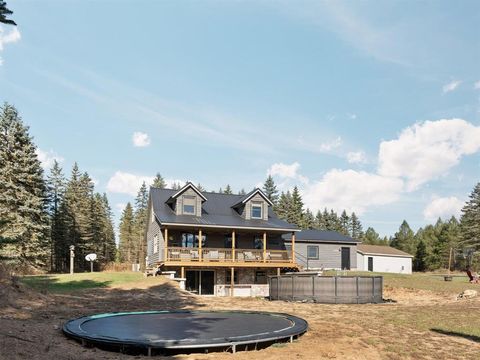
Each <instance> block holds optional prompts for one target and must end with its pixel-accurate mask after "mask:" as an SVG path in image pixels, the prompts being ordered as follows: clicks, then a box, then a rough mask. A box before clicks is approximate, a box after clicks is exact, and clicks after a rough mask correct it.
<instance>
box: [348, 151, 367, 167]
mask: <svg viewBox="0 0 480 360" xmlns="http://www.w3.org/2000/svg"><path fill="white" fill-rule="evenodd" d="M347 161H348V162H349V163H350V164H365V163H366V162H367V156H366V155H365V152H363V151H350V152H349V153H347Z"/></svg>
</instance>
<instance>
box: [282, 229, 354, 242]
mask: <svg viewBox="0 0 480 360" xmlns="http://www.w3.org/2000/svg"><path fill="white" fill-rule="evenodd" d="M282 237H283V238H284V239H285V240H286V241H290V240H292V235H291V234H287V235H283V236H282ZM295 241H303V242H313V243H316V242H338V243H355V244H356V243H359V242H361V241H359V240H355V239H352V238H351V237H350V236H346V235H343V234H340V233H339V232H336V231H328V230H302V231H299V232H297V233H296V234H295Z"/></svg>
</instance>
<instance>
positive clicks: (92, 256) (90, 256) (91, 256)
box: [85, 254, 97, 261]
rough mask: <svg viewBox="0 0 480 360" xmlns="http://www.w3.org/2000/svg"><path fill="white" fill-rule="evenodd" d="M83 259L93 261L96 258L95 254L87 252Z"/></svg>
mask: <svg viewBox="0 0 480 360" xmlns="http://www.w3.org/2000/svg"><path fill="white" fill-rule="evenodd" d="M85 260H87V261H95V260H97V254H88V255H87V256H85Z"/></svg>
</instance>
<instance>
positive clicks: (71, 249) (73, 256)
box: [70, 245, 75, 275]
mask: <svg viewBox="0 0 480 360" xmlns="http://www.w3.org/2000/svg"><path fill="white" fill-rule="evenodd" d="M74 258H75V246H74V245H70V274H71V275H73V259H74Z"/></svg>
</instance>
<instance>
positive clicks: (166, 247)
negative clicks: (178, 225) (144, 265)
mask: <svg viewBox="0 0 480 360" xmlns="http://www.w3.org/2000/svg"><path fill="white" fill-rule="evenodd" d="M163 238H164V239H165V258H164V259H163V260H164V261H167V260H168V228H166V227H165V230H164V235H163Z"/></svg>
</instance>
